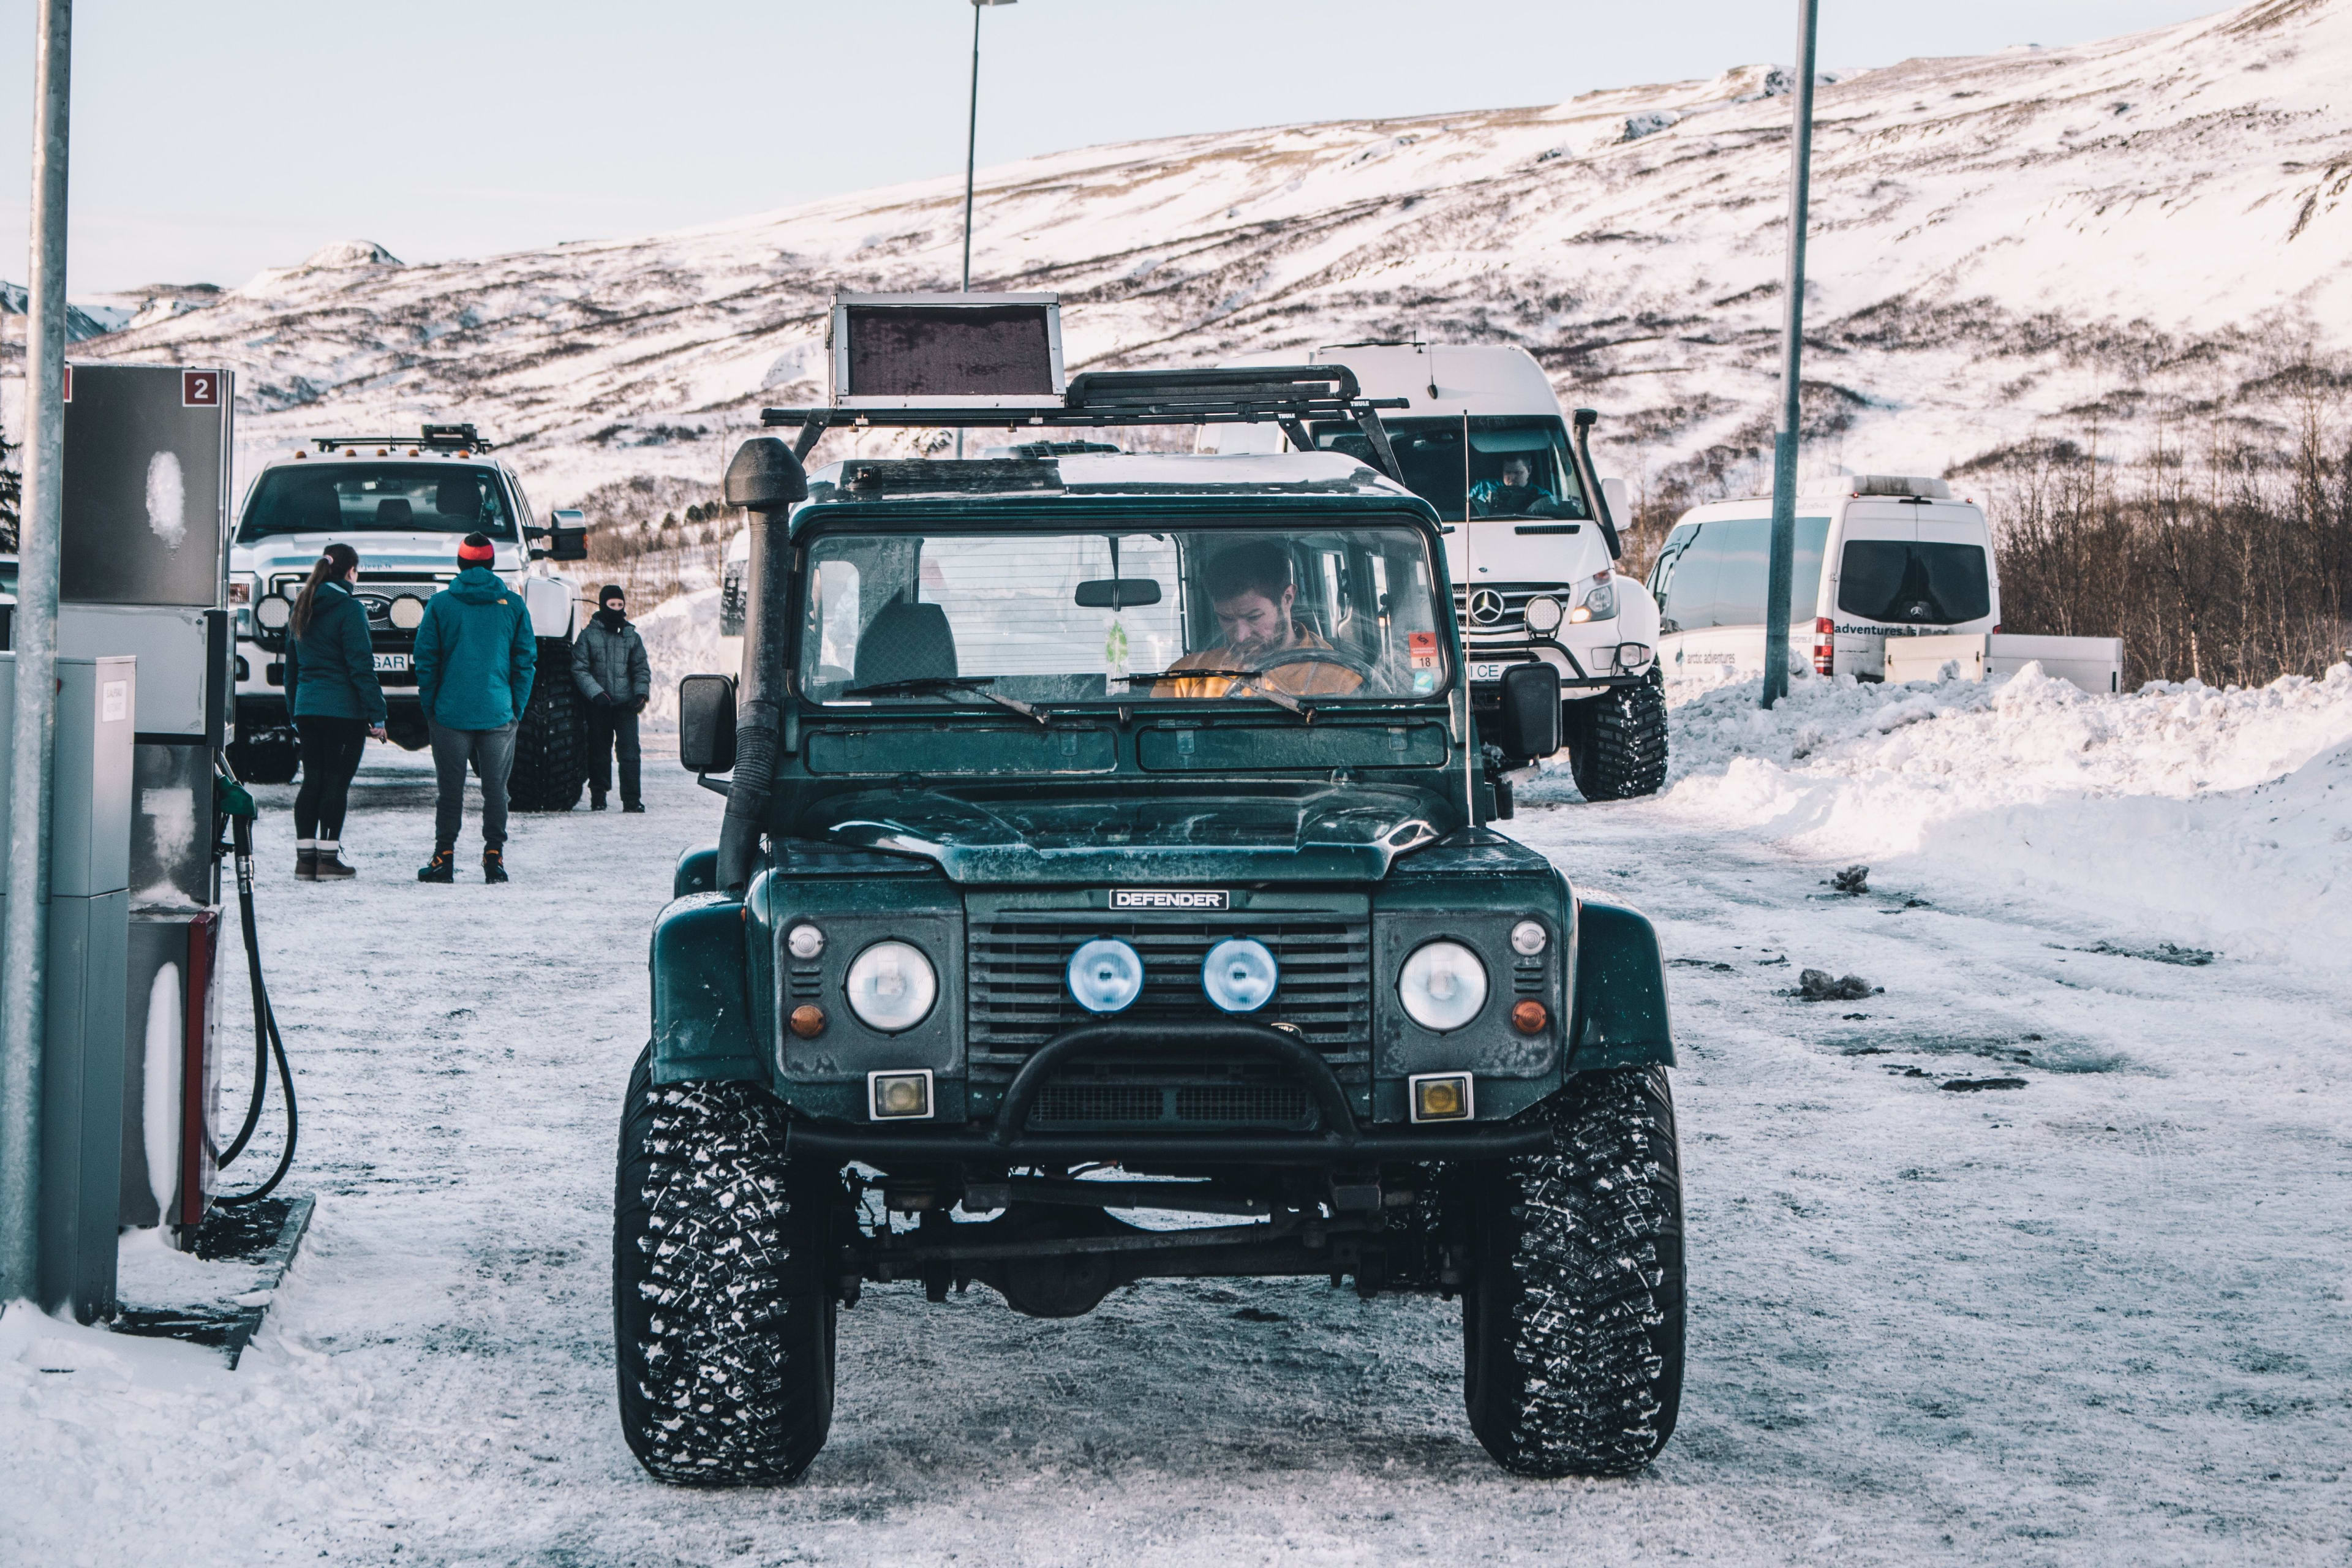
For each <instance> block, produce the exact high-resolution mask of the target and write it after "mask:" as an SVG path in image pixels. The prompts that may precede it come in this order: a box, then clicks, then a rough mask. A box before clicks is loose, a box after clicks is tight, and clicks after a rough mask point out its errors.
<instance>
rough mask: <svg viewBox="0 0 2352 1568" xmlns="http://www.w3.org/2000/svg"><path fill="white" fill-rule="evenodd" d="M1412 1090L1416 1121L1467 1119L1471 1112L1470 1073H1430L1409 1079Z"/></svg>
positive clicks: (1408, 1083) (1407, 1083) (1407, 1081)
mask: <svg viewBox="0 0 2352 1568" xmlns="http://www.w3.org/2000/svg"><path fill="white" fill-rule="evenodd" d="M1405 1081H1406V1085H1407V1087H1408V1088H1409V1089H1411V1091H1412V1119H1413V1120H1414V1121H1468V1120H1469V1119H1470V1115H1471V1103H1470V1075H1469V1074H1468V1073H1466V1072H1430V1073H1423V1074H1421V1075H1419V1076H1418V1077H1415V1078H1412V1079H1406V1080H1405Z"/></svg>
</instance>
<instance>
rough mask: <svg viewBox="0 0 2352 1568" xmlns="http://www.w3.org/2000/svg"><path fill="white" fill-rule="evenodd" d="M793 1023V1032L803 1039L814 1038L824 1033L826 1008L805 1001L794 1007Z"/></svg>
mask: <svg viewBox="0 0 2352 1568" xmlns="http://www.w3.org/2000/svg"><path fill="white" fill-rule="evenodd" d="M792 1023H793V1034H795V1035H798V1036H799V1037H801V1038H802V1039H803V1040H814V1039H815V1038H816V1037H818V1036H819V1035H822V1034H824V1008H822V1007H820V1006H817V1005H815V1004H814V1003H812V1002H804V1003H803V1004H802V1005H799V1006H797V1007H795V1008H793V1019H792Z"/></svg>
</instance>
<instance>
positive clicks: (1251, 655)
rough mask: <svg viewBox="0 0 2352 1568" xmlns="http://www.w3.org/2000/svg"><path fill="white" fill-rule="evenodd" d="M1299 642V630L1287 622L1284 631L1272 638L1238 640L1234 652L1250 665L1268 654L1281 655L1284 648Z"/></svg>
mask: <svg viewBox="0 0 2352 1568" xmlns="http://www.w3.org/2000/svg"><path fill="white" fill-rule="evenodd" d="M1297 640H1298V633H1297V627H1295V626H1292V625H1291V624H1290V623H1288V622H1285V623H1284V624H1283V626H1282V629H1281V630H1280V631H1278V632H1276V633H1273V634H1272V635H1271V636H1268V637H1258V638H1254V639H1252V640H1249V641H1242V640H1240V639H1236V640H1235V641H1234V645H1233V652H1234V655H1235V656H1236V657H1238V658H1240V659H1241V660H1242V661H1243V662H1244V663H1250V662H1254V661H1255V660H1257V659H1260V658H1264V657H1265V655H1267V654H1271V653H1280V652H1281V651H1282V650H1283V649H1284V648H1286V647H1289V646H1290V645H1291V644H1292V643H1294V642H1296V641H1297Z"/></svg>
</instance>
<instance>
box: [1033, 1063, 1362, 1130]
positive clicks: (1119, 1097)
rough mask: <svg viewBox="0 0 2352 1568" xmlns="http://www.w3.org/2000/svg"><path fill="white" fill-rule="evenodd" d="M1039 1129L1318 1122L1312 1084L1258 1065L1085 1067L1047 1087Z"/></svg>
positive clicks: (1037, 1113)
mask: <svg viewBox="0 0 2352 1568" xmlns="http://www.w3.org/2000/svg"><path fill="white" fill-rule="evenodd" d="M1029 1122H1030V1125H1032V1126H1034V1127H1047V1126H1053V1127H1071V1126H1079V1125H1087V1126H1096V1127H1151V1126H1186V1127H1209V1126H1213V1127H1279V1128H1286V1129H1292V1130H1297V1131H1304V1130H1306V1129H1307V1128H1310V1127H1312V1126H1313V1125H1314V1122H1315V1110H1314V1102H1313V1101H1312V1100H1309V1099H1308V1098H1307V1089H1306V1086H1305V1085H1303V1084H1300V1083H1298V1082H1297V1080H1295V1079H1290V1078H1288V1077H1286V1076H1285V1075H1284V1074H1282V1073H1281V1072H1279V1071H1277V1070H1270V1069H1268V1068H1265V1066H1263V1065H1262V1064H1257V1063H1242V1062H1234V1063H1223V1064H1217V1063H1192V1064H1185V1065H1181V1066H1171V1065H1168V1064H1160V1065H1157V1066H1144V1067H1139V1068H1122V1067H1120V1066H1118V1065H1115V1064H1109V1063H1094V1064H1080V1065H1078V1066H1076V1067H1073V1068H1070V1069H1069V1070H1068V1071H1067V1072H1066V1073H1065V1074H1063V1075H1062V1076H1061V1077H1059V1078H1057V1079H1055V1080H1054V1081H1053V1082H1051V1083H1049V1084H1047V1085H1045V1088H1044V1089H1040V1090H1039V1091H1038V1094H1037V1100H1036V1103H1035V1104H1034V1105H1033V1106H1032V1107H1031V1108H1030V1111H1029Z"/></svg>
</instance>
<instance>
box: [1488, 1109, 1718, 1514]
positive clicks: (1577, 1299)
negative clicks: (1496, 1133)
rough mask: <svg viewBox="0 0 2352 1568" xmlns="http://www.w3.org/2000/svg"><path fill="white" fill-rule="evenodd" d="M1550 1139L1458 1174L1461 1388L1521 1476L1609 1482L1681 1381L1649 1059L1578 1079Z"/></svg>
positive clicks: (1649, 1453) (1641, 1460) (1661, 1138)
mask: <svg viewBox="0 0 2352 1568" xmlns="http://www.w3.org/2000/svg"><path fill="white" fill-rule="evenodd" d="M1551 1115H1552V1119H1553V1124H1554V1126H1555V1128H1556V1130H1557V1131H1556V1134H1555V1140H1554V1142H1553V1146H1552V1148H1551V1149H1550V1150H1549V1151H1548V1152H1544V1153H1540V1154H1524V1155H1518V1156H1516V1157H1514V1158H1512V1159H1509V1160H1503V1161H1496V1162H1494V1163H1491V1164H1487V1165H1483V1166H1480V1167H1477V1168H1475V1170H1472V1171H1471V1172H1469V1173H1467V1175H1468V1178H1469V1191H1468V1198H1469V1205H1470V1215H1469V1217H1470V1230H1471V1266H1470V1269H1469V1277H1468V1279H1467V1281H1466V1284H1465V1290H1464V1292H1463V1301H1462V1331H1463V1394H1464V1399H1465V1404H1466V1405H1468V1407H1469V1411H1470V1426H1471V1429H1472V1430H1473V1431H1475V1432H1476V1433H1477V1435H1478V1441H1479V1442H1480V1443H1482V1444H1484V1445H1485V1446H1486V1452H1488V1453H1489V1454H1492V1455H1493V1456H1494V1457H1495V1458H1496V1462H1497V1463H1499V1464H1501V1465H1502V1467H1503V1468H1505V1469H1507V1470H1514V1471H1517V1473H1518V1474H1520V1475H1524V1476H1622V1475H1629V1474H1631V1473H1632V1472H1633V1471H1635V1470H1638V1469H1640V1468H1642V1467H1643V1465H1646V1464H1648V1463H1649V1462H1650V1460H1651V1459H1653V1458H1655V1457H1656V1456H1657V1453H1658V1451H1659V1450H1660V1449H1661V1448H1663V1447H1665V1445H1666V1439H1667V1438H1668V1437H1669V1436H1673V1434H1674V1429H1675V1415H1676V1413H1677V1412H1678V1410H1679V1409H1680V1407H1681V1405H1682V1386H1683V1310H1684V1303H1683V1295H1684V1292H1683V1207H1682V1173H1681V1163H1680V1159H1679V1156H1678V1155H1677V1152H1676V1150H1675V1109H1674V1100H1673V1097H1672V1095H1671V1093H1670V1092H1669V1090H1668V1089H1667V1087H1666V1075H1665V1069H1664V1068H1621V1069H1618V1070H1615V1071H1610V1072H1587V1073H1580V1074H1578V1075H1577V1076H1576V1077H1575V1078H1574V1079H1571V1080H1570V1084H1569V1087H1568V1088H1567V1089H1565V1090H1564V1091H1563V1092H1562V1093H1561V1095H1560V1096H1559V1100H1557V1101H1555V1102H1554V1104H1553V1106H1552V1108H1551Z"/></svg>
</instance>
